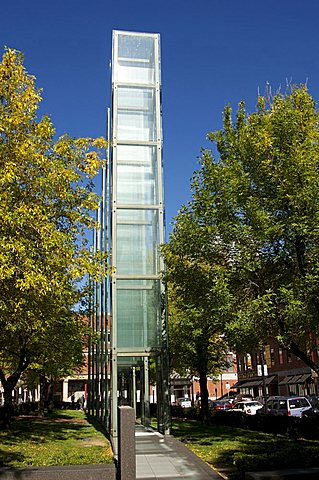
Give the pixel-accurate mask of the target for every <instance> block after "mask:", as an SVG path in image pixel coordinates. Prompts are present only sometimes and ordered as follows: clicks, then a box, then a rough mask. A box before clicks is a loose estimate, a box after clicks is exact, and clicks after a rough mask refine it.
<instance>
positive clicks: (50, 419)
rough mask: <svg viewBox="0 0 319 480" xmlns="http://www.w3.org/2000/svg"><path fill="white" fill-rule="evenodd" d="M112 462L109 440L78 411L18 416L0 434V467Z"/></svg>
mask: <svg viewBox="0 0 319 480" xmlns="http://www.w3.org/2000/svg"><path fill="white" fill-rule="evenodd" d="M98 463H113V452H112V448H111V445H110V443H109V441H108V440H107V439H106V438H105V436H104V435H103V433H101V432H100V431H99V430H98V429H97V428H95V427H94V426H93V425H92V424H90V423H89V422H88V420H87V419H86V415H85V413H84V412H82V411H78V410H61V411H57V412H55V413H54V414H51V415H48V416H45V417H43V418H40V417H36V416H33V417H32V416H21V417H16V418H15V419H13V421H12V427H11V430H2V431H0V467H31V466H33V467H47V466H52V465H84V464H98Z"/></svg>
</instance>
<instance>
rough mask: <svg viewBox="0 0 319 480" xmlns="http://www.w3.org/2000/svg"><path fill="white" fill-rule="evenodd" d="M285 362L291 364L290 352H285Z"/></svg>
mask: <svg viewBox="0 0 319 480" xmlns="http://www.w3.org/2000/svg"><path fill="white" fill-rule="evenodd" d="M287 362H288V363H291V362H292V356H291V353H290V352H287Z"/></svg>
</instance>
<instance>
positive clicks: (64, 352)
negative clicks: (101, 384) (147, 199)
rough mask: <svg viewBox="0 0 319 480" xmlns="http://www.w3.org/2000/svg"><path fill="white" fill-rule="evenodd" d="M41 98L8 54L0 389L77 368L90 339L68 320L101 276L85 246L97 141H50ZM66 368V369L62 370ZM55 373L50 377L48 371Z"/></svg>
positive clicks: (0, 189) (0, 149) (3, 101)
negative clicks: (30, 375) (36, 371)
mask: <svg viewBox="0 0 319 480" xmlns="http://www.w3.org/2000/svg"><path fill="white" fill-rule="evenodd" d="M40 101H41V92H40V91H39V90H38V89H36V87H35V78H34V77H33V76H31V75H29V74H28V73H27V72H26V70H25V67H24V65H23V55H22V54H21V53H20V52H17V51H15V50H12V49H7V50H6V51H5V53H4V55H3V59H2V62H1V63H0V379H1V381H2V382H4V381H5V379H6V375H7V378H9V377H10V375H15V376H16V377H17V376H19V375H20V374H21V372H22V371H23V370H25V368H27V367H28V366H29V365H31V364H32V362H33V363H36V364H39V362H40V363H41V364H42V365H43V366H45V365H46V366H47V367H46V368H48V366H49V365H50V366H51V368H53V363H54V362H55V361H58V362H60V365H62V364H63V361H64V360H65V363H66V364H67V365H68V369H70V368H73V367H74V366H75V365H77V364H79V362H81V361H82V355H80V351H81V349H82V341H83V336H82V334H83V333H85V332H86V331H87V329H86V327H85V326H84V325H83V321H82V320H81V319H80V318H79V317H78V315H77V314H76V313H75V312H74V311H73V306H74V305H75V304H76V303H77V302H78V301H79V300H80V299H81V297H82V295H83V291H82V290H81V288H79V283H78V282H79V281H81V280H82V279H83V278H85V277H86V275H88V274H89V275H91V276H92V277H93V278H96V279H99V278H100V277H101V275H105V274H106V273H107V268H106V264H105V261H104V262H102V263H101V261H100V259H101V257H100V254H99V253H97V254H93V253H92V252H90V250H89V249H88V246H87V240H86V237H85V232H86V229H88V228H92V227H93V226H94V224H95V222H94V220H93V218H92V211H93V210H94V209H96V208H97V206H98V203H99V199H98V197H97V196H96V195H95V194H94V193H93V182H92V179H93V177H94V175H96V174H97V172H98V171H99V168H100V165H101V163H103V162H104V160H101V154H102V152H103V149H104V148H105V146H106V142H105V140H104V139H103V138H98V139H90V138H81V139H74V138H71V137H69V136H67V135H63V136H62V137H60V138H58V139H55V129H54V127H53V124H52V122H51V120H50V118H49V117H48V116H44V117H43V118H41V119H40V120H38V119H37V116H36V115H37V109H38V105H39V102H40ZM61 362H62V363H61ZM53 369H54V368H53Z"/></svg>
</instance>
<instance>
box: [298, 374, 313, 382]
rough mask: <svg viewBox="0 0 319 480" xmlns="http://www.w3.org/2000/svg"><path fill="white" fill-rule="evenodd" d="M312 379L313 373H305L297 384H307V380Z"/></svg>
mask: <svg viewBox="0 0 319 480" xmlns="http://www.w3.org/2000/svg"><path fill="white" fill-rule="evenodd" d="M309 378H311V373H305V374H304V375H301V376H300V378H299V380H298V382H296V383H306V381H307V380H309Z"/></svg>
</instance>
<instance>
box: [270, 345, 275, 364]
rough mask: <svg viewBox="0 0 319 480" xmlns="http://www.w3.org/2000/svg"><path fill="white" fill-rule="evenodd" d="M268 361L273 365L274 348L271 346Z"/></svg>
mask: <svg viewBox="0 0 319 480" xmlns="http://www.w3.org/2000/svg"><path fill="white" fill-rule="evenodd" d="M270 363H271V365H272V366H273V365H275V350H274V349H273V348H271V349H270Z"/></svg>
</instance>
